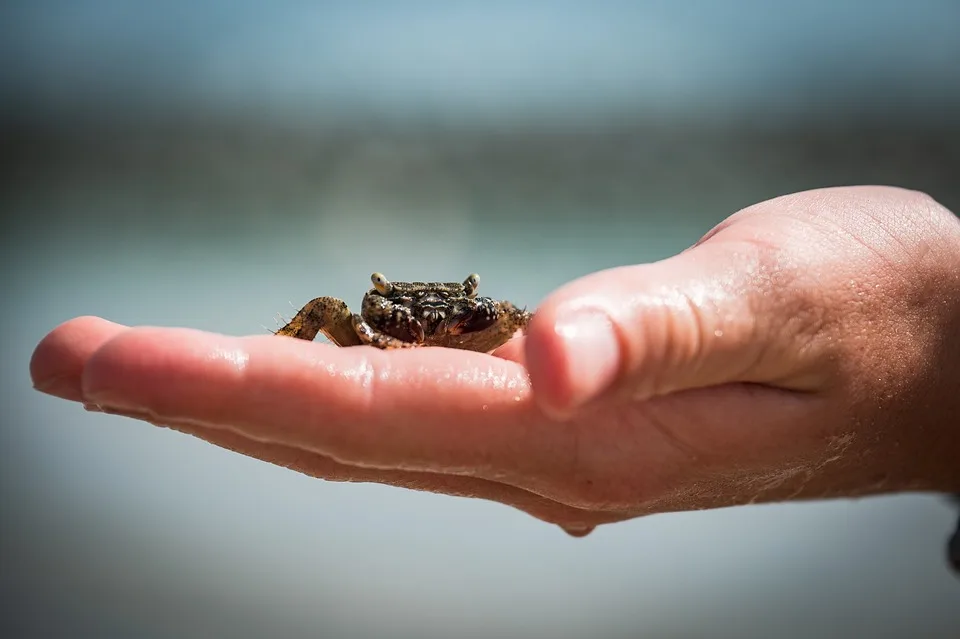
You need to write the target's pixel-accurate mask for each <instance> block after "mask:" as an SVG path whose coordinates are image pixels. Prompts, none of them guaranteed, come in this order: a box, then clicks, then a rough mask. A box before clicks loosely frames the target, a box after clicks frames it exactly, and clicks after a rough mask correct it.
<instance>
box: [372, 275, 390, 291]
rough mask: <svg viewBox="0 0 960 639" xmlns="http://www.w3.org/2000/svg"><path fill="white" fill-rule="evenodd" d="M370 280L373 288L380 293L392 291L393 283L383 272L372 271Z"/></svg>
mask: <svg viewBox="0 0 960 639" xmlns="http://www.w3.org/2000/svg"><path fill="white" fill-rule="evenodd" d="M370 281H371V282H373V288H375V289H377V292H378V293H380V294H381V295H390V293H392V292H393V284H391V283H390V280H388V279H387V277H386V275H384V274H383V273H374V274H373V275H371V276H370Z"/></svg>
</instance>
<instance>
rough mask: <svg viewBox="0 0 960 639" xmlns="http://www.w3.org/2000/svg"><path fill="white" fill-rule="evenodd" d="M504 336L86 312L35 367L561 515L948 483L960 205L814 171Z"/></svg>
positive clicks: (47, 386)
mask: <svg viewBox="0 0 960 639" xmlns="http://www.w3.org/2000/svg"><path fill="white" fill-rule="evenodd" d="M496 355H498V357H491V356H489V355H484V354H478V353H470V352H465V351H454V350H447V349H410V350H403V351H379V350H374V349H371V348H367V347H356V348H344V349H339V348H335V347H332V346H329V345H324V344H318V343H308V342H304V341H299V340H294V339H289V338H283V337H274V336H258V337H241V338H237V337H227V336H223V335H216V334H211V333H203V332H198V331H192V330H184V329H164V328H147V327H141V328H128V327H124V326H120V325H117V324H113V323H111V322H108V321H106V320H102V319H98V318H91V317H83V318H77V319H74V320H71V321H69V322H66V323H65V324H63V325H61V326H59V327H57V328H56V329H54V330H53V331H52V332H51V333H50V334H49V335H47V337H45V338H44V339H43V340H42V341H41V343H40V344H39V345H38V347H37V349H36V351H35V353H34V357H33V360H32V362H31V374H32V377H33V380H34V384H35V386H36V387H37V388H38V389H39V390H41V391H43V392H46V393H49V394H51V395H55V396H58V397H62V398H65V399H69V400H73V401H78V402H83V403H84V404H86V405H87V406H88V407H91V408H95V409H100V410H103V411H105V412H110V413H119V414H123V415H129V416H132V417H136V418H140V419H143V420H145V421H148V422H151V423H155V424H159V425H164V426H169V427H172V428H175V429H177V430H180V431H183V432H186V433H190V434H193V435H195V436H197V437H200V438H202V439H204V440H206V441H208V442H211V443H213V444H216V445H218V446H223V447H226V448H229V449H231V450H235V451H237V452H240V453H243V454H246V455H250V456H253V457H257V458H259V459H263V460H265V461H269V462H272V463H275V464H279V465H282V466H285V467H289V468H293V469H295V470H298V471H301V472H304V473H307V474H310V475H313V476H316V477H321V478H325V479H330V480H336V481H364V482H378V483H383V484H391V485H395V486H403V487H407V488H414V489H419V490H428V491H433V492H440V493H447V494H452V495H462V496H471V497H480V498H484V499H490V500H494V501H498V502H502V503H505V504H509V505H511V506H514V507H517V508H520V509H522V510H524V511H526V512H528V513H530V514H532V515H534V516H535V517H538V518H540V519H543V520H545V521H549V522H553V523H557V524H559V525H561V526H563V527H564V528H565V529H566V530H567V531H568V532H571V533H572V534H585V533H587V532H589V531H590V530H591V529H592V528H593V527H594V526H596V525H598V524H603V523H609V522H613V521H619V520H624V519H629V518H632V517H637V516H641V515H645V514H650V513H654V512H666V511H675V510H686V509H697V508H711V507H721V506H730V505H735V504H742V503H748V502H763V501H775V500H785V499H792V498H820V497H831V496H852V495H864V494H870V493H879V492H891V491H903V490H935V491H954V492H956V491H958V490H960V465H958V464H957V461H956V460H957V459H960V222H958V220H957V218H956V217H954V216H953V214H951V213H950V212H949V211H947V210H945V209H944V208H943V207H941V206H939V205H938V204H936V203H935V202H934V201H932V200H931V199H929V198H927V197H926V196H923V195H921V194H918V193H914V192H909V191H902V190H897V189H889V188H880V187H856V188H840V189H828V190H821V191H812V192H806V193H800V194H795V195H791V196H786V197H783V198H778V199H775V200H771V201H768V202H764V203H762V204H758V205H756V206H753V207H750V208H748V209H746V210H744V211H741V212H740V213H738V214H736V215H734V216H732V217H731V218H729V219H728V220H727V221H726V222H724V223H723V224H721V225H720V226H718V227H717V228H715V229H714V230H713V231H712V232H711V233H709V234H708V236H707V237H706V238H704V239H703V240H701V241H700V242H699V243H698V244H697V245H696V246H694V247H692V248H690V249H688V250H687V251H685V252H683V253H681V254H680V255H677V256H675V257H673V258H670V259H667V260H664V261H661V262H658V263H655V264H647V265H637V266H628V267H622V268H617V269H612V270H608V271H602V272H599V273H595V274H592V275H589V276H587V277H584V278H582V279H579V280H577V281H574V282H572V283H571V284H569V285H566V286H564V287H562V288H561V289H559V290H557V291H555V292H554V293H552V294H551V295H550V296H549V297H548V298H547V299H546V300H545V301H544V303H543V304H542V305H541V306H540V308H539V309H538V310H537V314H536V316H535V318H534V320H533V321H532V322H531V324H530V327H529V331H528V334H527V336H526V337H525V338H517V339H515V340H513V341H512V342H510V343H508V344H507V345H506V346H504V347H502V348H501V349H500V350H499V351H498V352H497V353H496Z"/></svg>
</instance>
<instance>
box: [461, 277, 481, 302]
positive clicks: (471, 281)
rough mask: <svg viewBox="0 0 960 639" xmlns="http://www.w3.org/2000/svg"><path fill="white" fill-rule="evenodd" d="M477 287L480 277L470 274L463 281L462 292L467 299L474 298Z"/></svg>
mask: <svg viewBox="0 0 960 639" xmlns="http://www.w3.org/2000/svg"><path fill="white" fill-rule="evenodd" d="M479 287H480V276H479V275H477V274H476V273H471V274H470V275H468V276H467V279H465V280H463V292H464V294H465V295H466V296H467V297H473V296H475V295H476V294H477V289H478V288H479Z"/></svg>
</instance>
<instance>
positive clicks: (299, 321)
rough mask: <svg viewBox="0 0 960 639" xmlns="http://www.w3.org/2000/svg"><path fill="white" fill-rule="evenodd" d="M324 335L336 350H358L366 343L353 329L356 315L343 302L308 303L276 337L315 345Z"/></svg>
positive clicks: (318, 300)
mask: <svg viewBox="0 0 960 639" xmlns="http://www.w3.org/2000/svg"><path fill="white" fill-rule="evenodd" d="M317 333H323V334H324V335H326V336H327V338H328V339H329V340H330V341H331V342H333V343H334V344H336V345H337V346H359V345H361V344H363V343H364V342H363V341H362V340H361V339H360V336H359V335H357V331H356V330H354V327H353V313H351V312H350V309H349V308H347V305H346V303H344V302H343V300H338V299H337V298H335V297H318V298H316V299H313V300H310V301H309V302H307V303H306V304H305V305H304V307H303V308H301V309H300V310H299V311H298V312H297V314H296V315H294V316H293V319H291V320H290V321H289V322H287V324H286V325H285V326H284V327H283V328H281V329H280V330H278V331H277V332H276V333H275V334H276V335H287V336H289V337H295V338H297V339H303V340H307V341H312V340H313V339H315V338H316V336H317Z"/></svg>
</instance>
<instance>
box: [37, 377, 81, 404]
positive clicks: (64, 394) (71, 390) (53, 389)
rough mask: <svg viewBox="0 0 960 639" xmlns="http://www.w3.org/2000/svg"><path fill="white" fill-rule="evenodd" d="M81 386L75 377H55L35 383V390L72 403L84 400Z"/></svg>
mask: <svg viewBox="0 0 960 639" xmlns="http://www.w3.org/2000/svg"><path fill="white" fill-rule="evenodd" d="M79 386H80V383H79V381H78V380H77V377H76V376H75V375H53V376H51V377H47V378H45V379H38V380H36V381H35V382H34V383H33V388H34V390H37V391H39V392H41V393H44V394H46V395H53V396H54V397H59V398H61V399H69V400H71V401H79V400H80V399H81V398H82V395H81V393H80V391H79Z"/></svg>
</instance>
